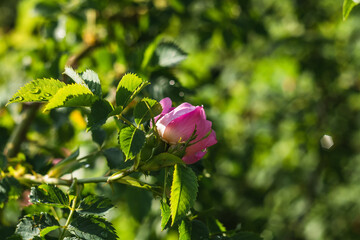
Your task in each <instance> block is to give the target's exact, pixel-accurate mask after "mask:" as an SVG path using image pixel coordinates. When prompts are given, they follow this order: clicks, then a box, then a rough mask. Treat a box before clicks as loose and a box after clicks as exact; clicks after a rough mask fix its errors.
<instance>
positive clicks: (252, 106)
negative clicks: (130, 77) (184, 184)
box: [0, 0, 360, 240]
mask: <svg viewBox="0 0 360 240" xmlns="http://www.w3.org/2000/svg"><path fill="white" fill-rule="evenodd" d="M341 7H342V0H335V1H334V0H322V1H313V0H282V1H275V0H237V1H236V0H195V1H190V0H152V1H151V0H136V1H127V0H122V1H116V0H104V1H95V0H89V1H87V0H72V1H65V0H60V1H45V0H23V1H20V0H13V1H1V2H0V69H1V71H0V104H1V109H0V136H1V137H0V150H3V149H4V146H5V144H6V142H7V140H8V138H9V136H10V135H11V132H12V130H13V129H14V126H15V124H16V123H18V122H19V114H20V112H21V110H22V109H24V108H26V105H21V104H12V105H10V106H8V107H7V108H5V107H4V105H5V104H6V102H7V100H9V99H10V98H11V96H12V95H13V94H14V93H15V92H16V90H17V89H18V88H19V87H20V86H22V85H23V84H24V83H26V82H28V81H30V80H31V79H35V78H42V77H48V78H50V77H52V78H57V79H62V78H63V76H62V72H63V69H64V66H65V64H66V62H67V61H68V59H69V57H70V56H73V55H74V54H77V53H79V52H81V50H82V49H83V48H84V47H86V46H89V45H90V46H93V47H92V51H91V52H87V53H86V55H85V56H83V57H82V58H81V59H80V60H79V62H78V69H80V70H84V69H86V68H90V69H93V70H95V71H96V72H97V73H98V74H99V76H100V79H101V81H102V85H103V89H104V90H105V92H106V94H108V95H109V96H111V94H113V93H114V89H115V86H116V84H117V82H118V81H119V80H120V79H121V76H122V75H123V74H124V73H125V72H135V73H138V74H140V75H142V76H143V77H144V78H147V79H149V80H150V81H151V82H152V84H151V86H150V87H148V88H147V91H148V92H147V93H148V94H149V95H150V96H152V97H154V98H156V99H158V100H160V99H161V98H163V97H171V98H172V99H174V100H175V101H176V102H177V103H178V104H179V103H181V102H182V101H187V102H190V103H192V104H194V105H204V107H205V109H206V112H207V114H208V117H209V118H210V119H211V120H212V121H213V126H214V129H215V131H216V133H217V138H218V144H217V145H215V146H213V147H211V148H210V149H209V153H208V154H207V156H206V158H205V159H203V160H202V161H201V162H200V163H197V164H195V165H194V166H193V167H194V169H196V170H198V173H201V178H200V187H199V191H200V192H199V195H198V200H197V203H196V205H195V209H196V210H197V211H199V212H200V213H201V214H203V215H207V214H208V215H211V216H214V217H215V218H217V219H219V221H220V222H222V223H223V225H224V226H225V227H226V228H227V229H228V230H231V229H235V228H236V227H238V228H239V227H240V226H241V229H243V230H246V231H253V232H256V233H260V234H261V236H262V237H263V238H264V239H265V240H271V239H304V240H305V239H306V240H320V239H359V238H360V200H359V199H360V128H359V124H360V94H359V90H360V71H359V69H360V10H359V9H357V8H355V9H354V11H353V12H352V13H351V15H350V17H349V19H348V20H347V21H345V22H343V21H342V15H341V13H342V12H341V11H342V9H341ZM160 40H165V41H174V42H175V43H177V44H178V45H179V46H180V47H181V48H182V49H183V50H184V51H186V52H187V53H188V54H189V55H188V58H187V59H186V60H185V61H184V62H183V63H182V64H181V65H180V66H178V67H176V68H172V69H170V70H164V69H143V68H142V66H141V62H142V60H143V57H144V51H145V50H146V49H147V47H148V46H149V45H151V44H154V43H156V42H159V41H160ZM83 116H84V113H83V112H82V111H79V110H76V109H59V110H54V111H52V112H51V113H50V114H49V113H41V111H40V112H39V113H38V114H37V116H36V118H35V120H34V121H33V123H32V125H31V128H30V131H29V132H28V135H27V141H26V142H25V143H24V144H23V145H22V149H21V151H22V153H23V154H24V155H25V156H26V162H27V163H29V164H31V165H32V166H33V168H34V170H36V171H37V172H40V173H44V172H46V168H47V166H48V165H49V159H51V158H57V157H60V158H61V157H64V155H66V153H64V152H66V151H74V150H75V149H76V148H78V147H79V146H80V149H81V150H82V151H83V152H91V150H92V149H95V148H96V146H95V145H94V143H93V142H92V138H91V134H90V133H86V132H85V130H84V129H85V125H84V118H83ZM104 129H105V131H106V133H107V135H106V136H107V137H106V139H107V142H106V144H107V146H109V147H112V146H113V147H115V146H117V141H116V130H115V127H114V125H113V123H107V124H106V125H105V126H104ZM325 134H326V135H329V136H331V137H332V139H333V141H334V145H333V146H332V147H331V148H329V149H326V148H324V147H322V146H321V144H320V139H321V138H322V137H323V136H324V135H325ZM104 161H105V160H104V159H103V158H97V159H95V160H94V162H93V164H92V166H91V167H89V169H88V170H86V171H84V173H83V174H87V176H89V175H90V174H94V175H101V174H103V173H104V172H106V164H105V163H104ZM99 169H100V170H99ZM91 187H92V188H94V189H95V190H96V191H97V192H98V193H99V194H108V195H111V196H112V197H113V200H114V202H116V204H117V208H116V210H114V211H112V212H110V213H109V214H110V215H109V216H108V217H109V218H110V219H111V221H112V222H113V223H114V225H115V228H116V229H117V231H118V233H119V236H120V238H121V239H176V238H177V233H176V230H170V231H169V232H160V211H159V204H158V203H157V202H156V201H151V199H152V198H151V195H149V194H148V193H147V192H144V191H141V190H137V189H129V188H125V187H123V186H119V187H118V189H117V190H116V191H115V194H112V192H111V190H110V189H108V187H106V186H97V187H96V186H95V185H94V186H91ZM89 191H90V190H89ZM15 206H16V204H15V203H14V202H9V204H8V206H7V207H6V208H5V210H4V211H2V212H1V223H2V224H1V225H3V229H7V230H6V231H11V229H12V230H13V229H14V227H15V225H16V223H17V217H18V216H19V215H20V214H21V213H20V212H19V211H20V210H18V209H17V208H16V207H15ZM201 214H200V218H201ZM4 231H5V230H4Z"/></svg>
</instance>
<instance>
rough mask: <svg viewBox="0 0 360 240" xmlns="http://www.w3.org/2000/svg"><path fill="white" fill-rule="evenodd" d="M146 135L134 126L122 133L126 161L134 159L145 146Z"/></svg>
mask: <svg viewBox="0 0 360 240" xmlns="http://www.w3.org/2000/svg"><path fill="white" fill-rule="evenodd" d="M145 140H146V139H145V133H144V132H143V131H141V130H139V129H137V128H135V127H133V126H128V127H125V128H123V129H122V130H121V132H120V145H121V150H122V151H123V152H124V154H125V156H126V159H133V158H134V157H135V156H136V154H138V153H139V152H140V151H141V149H142V148H143V146H144V144H145Z"/></svg>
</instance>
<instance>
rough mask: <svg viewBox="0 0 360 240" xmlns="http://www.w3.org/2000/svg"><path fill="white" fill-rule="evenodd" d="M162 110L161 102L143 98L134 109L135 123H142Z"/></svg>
mask: <svg viewBox="0 0 360 240" xmlns="http://www.w3.org/2000/svg"><path fill="white" fill-rule="evenodd" d="M161 111H162V107H161V105H160V103H158V102H157V101H156V100H153V99H150V98H143V99H142V100H141V101H140V102H139V103H138V104H137V105H136V106H135V109H134V118H135V123H136V124H137V125H140V124H142V123H144V122H146V121H148V120H150V119H151V118H152V117H155V116H157V115H159V114H160V113H161Z"/></svg>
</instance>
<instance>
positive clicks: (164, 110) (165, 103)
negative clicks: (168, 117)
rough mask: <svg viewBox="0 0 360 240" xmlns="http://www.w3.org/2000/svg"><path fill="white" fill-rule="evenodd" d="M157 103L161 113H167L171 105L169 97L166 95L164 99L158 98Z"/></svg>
mask: <svg viewBox="0 0 360 240" xmlns="http://www.w3.org/2000/svg"><path fill="white" fill-rule="evenodd" d="M159 103H160V104H161V107H162V112H161V113H163V114H165V113H168V112H170V111H171V110H170V108H171V106H172V101H171V99H170V98H168V97H167V98H164V99H162V100H160V102H159Z"/></svg>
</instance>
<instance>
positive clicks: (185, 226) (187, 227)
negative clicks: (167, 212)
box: [179, 219, 192, 240]
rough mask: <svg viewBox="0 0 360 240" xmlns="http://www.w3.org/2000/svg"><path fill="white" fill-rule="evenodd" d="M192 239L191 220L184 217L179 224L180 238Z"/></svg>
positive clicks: (184, 239)
mask: <svg viewBox="0 0 360 240" xmlns="http://www.w3.org/2000/svg"><path fill="white" fill-rule="evenodd" d="M191 239H192V238H191V222H190V221H189V220H188V219H184V220H182V221H181V224H180V225H179V240H191Z"/></svg>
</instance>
